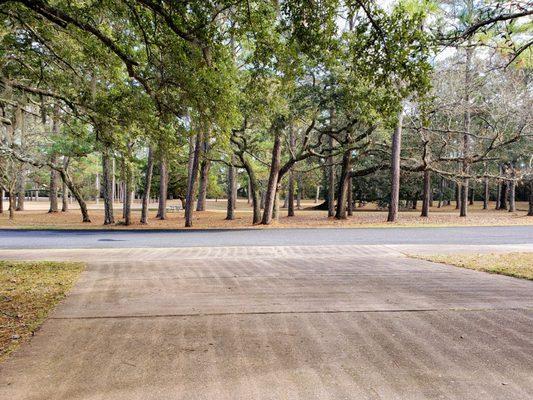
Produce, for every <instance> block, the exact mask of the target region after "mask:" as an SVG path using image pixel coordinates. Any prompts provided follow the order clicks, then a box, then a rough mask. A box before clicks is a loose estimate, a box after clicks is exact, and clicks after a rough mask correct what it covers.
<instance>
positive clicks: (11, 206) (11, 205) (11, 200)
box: [9, 190, 16, 220]
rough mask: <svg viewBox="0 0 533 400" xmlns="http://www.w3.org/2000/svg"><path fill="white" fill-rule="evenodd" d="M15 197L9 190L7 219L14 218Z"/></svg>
mask: <svg viewBox="0 0 533 400" xmlns="http://www.w3.org/2000/svg"><path fill="white" fill-rule="evenodd" d="M15 202H16V197H15V193H14V192H13V191H12V190H11V191H9V219H10V220H13V219H15V208H16V204H15Z"/></svg>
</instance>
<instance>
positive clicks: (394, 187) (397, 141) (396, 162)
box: [387, 110, 403, 222]
mask: <svg viewBox="0 0 533 400" xmlns="http://www.w3.org/2000/svg"><path fill="white" fill-rule="evenodd" d="M402 123H403V110H402V111H400V113H399V114H398V123H397V124H396V128H395V129H394V133H393V135H392V155H391V194H390V203H389V214H388V216H387V221H388V222H396V221H397V220H398V208H399V205H400V152H401V148H402Z"/></svg>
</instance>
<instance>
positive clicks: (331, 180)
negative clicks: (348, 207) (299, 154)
mask: <svg viewBox="0 0 533 400" xmlns="http://www.w3.org/2000/svg"><path fill="white" fill-rule="evenodd" d="M328 145H329V147H330V149H331V150H330V155H329V156H328V158H327V159H326V162H327V164H328V167H327V168H328V169H327V171H328V193H327V196H328V217H333V216H334V215H335V166H334V165H333V155H331V153H333V150H332V149H333V138H332V137H331V136H329V137H328Z"/></svg>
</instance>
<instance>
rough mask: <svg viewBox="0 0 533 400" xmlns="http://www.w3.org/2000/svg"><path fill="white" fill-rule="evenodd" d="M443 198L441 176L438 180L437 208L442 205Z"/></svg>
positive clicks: (442, 180) (442, 179)
mask: <svg viewBox="0 0 533 400" xmlns="http://www.w3.org/2000/svg"><path fill="white" fill-rule="evenodd" d="M443 200H444V178H443V177H442V176H441V177H440V180H439V203H438V204H437V208H441V207H442V205H443V204H442V203H443Z"/></svg>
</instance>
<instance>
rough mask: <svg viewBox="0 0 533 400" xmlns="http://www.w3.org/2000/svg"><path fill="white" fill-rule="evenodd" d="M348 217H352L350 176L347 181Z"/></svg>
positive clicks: (351, 184)
mask: <svg viewBox="0 0 533 400" xmlns="http://www.w3.org/2000/svg"><path fill="white" fill-rule="evenodd" d="M347 207H348V216H349V217H351V216H352V215H353V177H352V176H351V174H350V178H349V179H348V206H347Z"/></svg>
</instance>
